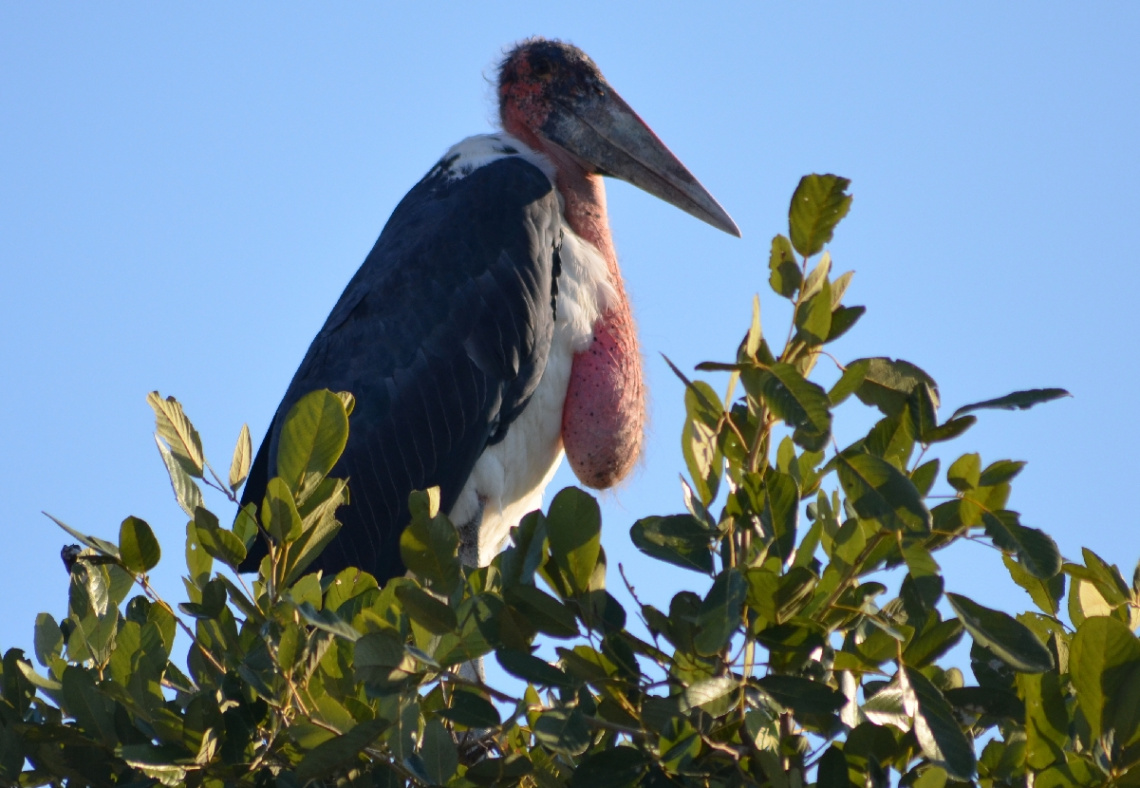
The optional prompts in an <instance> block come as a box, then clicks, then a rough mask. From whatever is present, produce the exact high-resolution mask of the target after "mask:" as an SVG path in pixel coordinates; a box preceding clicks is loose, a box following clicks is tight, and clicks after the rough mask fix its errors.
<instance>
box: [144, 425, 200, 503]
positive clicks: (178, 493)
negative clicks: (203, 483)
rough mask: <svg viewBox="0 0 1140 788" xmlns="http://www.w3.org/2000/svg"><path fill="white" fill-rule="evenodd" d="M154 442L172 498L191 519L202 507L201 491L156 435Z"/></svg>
mask: <svg viewBox="0 0 1140 788" xmlns="http://www.w3.org/2000/svg"><path fill="white" fill-rule="evenodd" d="M154 442H155V444H156V445H157V446H158V453H159V455H160V456H161V457H162V462H163V464H164V465H165V466H166V472H167V474H168V475H169V476H170V486H171V487H172V488H174V497H175V499H176V500H177V501H178V505H179V506H181V507H182V511H184V512H186V514H188V515H190V516H191V517H193V516H194V510H195V509H197V508H198V507H199V506H201V505H202V491H201V490H199V489H198V485H197V484H195V483H194V480H193V479H192V478H190V474H189V473H187V472H186V468H185V467H183V466H182V465H181V464H180V463H179V462H178V459H177V458H176V457H175V455H173V454H171V452H170V449H168V448H166V444H165V443H163V442H162V440H161V439H160V438H159V437H158V436H157V435H155V436H154Z"/></svg>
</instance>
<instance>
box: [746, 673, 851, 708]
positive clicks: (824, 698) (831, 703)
mask: <svg viewBox="0 0 1140 788" xmlns="http://www.w3.org/2000/svg"><path fill="white" fill-rule="evenodd" d="M756 684H757V685H758V686H759V687H760V689H762V690H764V691H765V692H766V693H768V694H769V695H771V696H772V698H773V699H774V700H775V701H776V702H777V703H779V704H780V705H781V706H783V707H784V708H787V709H792V710H793V711H795V712H796V713H797V714H832V713H833V712H836V711H838V710H839V709H840V707H842V706H843V704H844V703H846V702H847V699H846V698H845V697H844V695H843V693H842V692H839V691H837V690H834V689H832V688H831V687H829V686H827V685H826V684H821V683H820V682H818V681H812V680H811V679H808V678H803V677H802V676H782V675H778V674H769V675H767V676H765V677H763V678H761V679H757V680H756Z"/></svg>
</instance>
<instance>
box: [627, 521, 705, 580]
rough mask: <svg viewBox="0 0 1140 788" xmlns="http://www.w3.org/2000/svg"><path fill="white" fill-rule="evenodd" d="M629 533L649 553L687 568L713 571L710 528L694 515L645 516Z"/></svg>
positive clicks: (635, 543)
mask: <svg viewBox="0 0 1140 788" xmlns="http://www.w3.org/2000/svg"><path fill="white" fill-rule="evenodd" d="M629 535H630V539H632V540H633V544H634V546H636V547H637V549H638V550H640V551H641V552H643V553H645V554H646V555H649V556H652V557H653V558H657V559H660V560H662V561H667V562H668V563H671V564H675V565H676V566H680V567H684V568H685V569H692V570H694V571H697V572H702V573H706V574H707V573H711V572H712V568H713V559H712V549H711V546H710V545H711V536H710V534H709V530H708V528H706V527H705V525H704V524H703V523H701V522H700V521H699V520H697V519H696V518H695V517H693V516H691V515H682V514H676V515H670V516H668V517H645V518H643V519H641V520H638V521H637V522H636V523H634V524H633V527H632V528H630V531H629Z"/></svg>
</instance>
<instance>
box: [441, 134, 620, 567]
mask: <svg viewBox="0 0 1140 788" xmlns="http://www.w3.org/2000/svg"><path fill="white" fill-rule="evenodd" d="M508 151H513V152H508ZM512 155H517V156H520V157H522V158H524V159H526V160H527V161H528V162H530V163H532V164H534V165H535V166H537V167H538V168H539V169H541V170H542V171H543V172H544V173H546V175H547V177H551V178H552V177H553V173H554V168H553V166H552V165H551V164H550V162H549V161H548V160H547V159H546V158H545V157H544V156H542V155H541V154H539V153H537V152H535V151H533V150H531V149H530V148H528V147H526V146H525V145H524V144H523V143H522V142H520V141H519V140H517V139H515V138H514V137H512V136H510V135H508V134H502V133H500V134H486V135H480V136H477V137H469V138H468V139H466V140H464V141H463V142H460V143H459V144H458V145H456V146H454V147H453V148H452V149H451V150H450V151H448V153H447V154H446V156H445V159H446V158H447V157H450V156H457V157H458V158H457V159H456V160H455V161H454V162H453V163H452V164H451V166H450V169H451V171H452V172H453V173H455V177H464V176H465V175H468V174H470V173H471V172H472V171H474V170H475V169H478V168H479V167H482V166H484V165H486V164H490V163H491V162H492V161H495V160H497V159H500V158H504V157H506V156H512ZM552 183H553V181H552ZM559 202H561V197H559ZM561 224H562V233H563V237H562V249H561V253H560V259H561V263H562V270H561V274H560V276H559V278H558V300H557V310H556V318H557V319H556V321H555V324H554V337H553V339H552V342H551V348H550V353H549V355H548V357H547V361H546V369H545V370H544V371H543V373H542V378H541V380H540V381H539V383H538V386H537V388H536V389H535V392H534V395H533V396H532V397H531V399H530V402H529V403H528V404H527V406H526V408H525V409H524V410H523V412H522V413H521V414H519V416H518V417H517V418H516V419H515V420H514V422H512V423H511V425H510V427H509V428H508V429H507V434H506V436H505V437H504V438H503V439H502V440H501V441H499V442H498V443H496V444H495V445H493V446H488V447H487V449H486V451H484V452H483V454H482V455H481V456H480V457H479V460H478V461H477V462H476V463H475V468H474V470H473V471H472V472H471V476H470V477H468V479H467V483H466V484H464V486H463V490H462V491H461V492H460V494H459V498H458V499H457V500H456V502H455V506H454V507H452V509H451V511H450V512H449V516H450V517H451V520H452V522H454V523H455V524H456V525H457V526H459V528H460V534H461V537H462V541H461V546H460V557H461V558H462V559H463V561H464V563H467V564H469V565H476V564H477V565H479V566H485V565H486V564H488V563H490V561H491V559H492V558H494V557H495V555H496V554H497V553H498V552H499V551H500V550H502V549H503V546H504V545H505V544H506V541H507V537H508V536H509V534H510V529H511V528H512V527H513V526H514V525H516V524H517V523H518V521H519V519H520V518H521V517H522V516H523V515H524V514H526V513H527V512H529V511H531V510H533V509H537V508H539V507H540V506H541V505H542V494H543V491H544V490H545V488H546V485H547V484H549V483H550V480H551V478H552V477H553V476H554V472H555V471H556V470H557V469H558V464H559V462H561V460H562V407H563V404H564V402H565V400H566V389H567V386H568V385H569V383H570V370H571V365H572V363H573V359H574V354H575V353H577V352H579V351H581V350H585V349H586V347H588V346H589V343H590V341H591V340H592V339H593V326H594V323H595V321H596V320H597V319H598V317H599V316H600V315H601V314H602V311H603V310H604V309H605V307H606V305H607V304H608V303H610V302H611V299H612V298H613V297H614V291H613V286H612V285H611V284H610V281H609V275H608V272H607V269H606V263H605V260H604V259H603V258H602V256H601V254H600V253H599V252H598V250H597V249H595V248H594V246H593V245H591V244H590V243H588V242H586V241H584V240H582V239H581V238H580V237H578V235H577V234H575V233H574V231H573V230H571V229H570V227H569V225H567V224H566V221H565V218H562V219H561Z"/></svg>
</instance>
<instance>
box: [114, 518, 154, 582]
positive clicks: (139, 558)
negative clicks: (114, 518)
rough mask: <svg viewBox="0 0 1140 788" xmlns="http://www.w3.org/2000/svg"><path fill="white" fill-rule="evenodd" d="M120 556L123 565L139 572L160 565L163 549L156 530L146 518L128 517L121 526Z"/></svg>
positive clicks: (147, 570)
mask: <svg viewBox="0 0 1140 788" xmlns="http://www.w3.org/2000/svg"><path fill="white" fill-rule="evenodd" d="M119 557H120V558H121V559H122V561H123V566H125V567H126V568H127V569H129V570H131V571H132V572H136V573H139V574H142V573H145V572H149V571H150V570H152V569H154V567H155V566H157V565H158V561H159V559H160V558H161V557H162V549H161V548H160V547H159V545H158V539H156V538H155V536H154V531H152V530H151V529H150V526H149V525H147V524H146V522H145V521H144V520H140V519H139V518H137V517H128V518H127V519H125V520H123V523H122V525H120V526H119Z"/></svg>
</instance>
